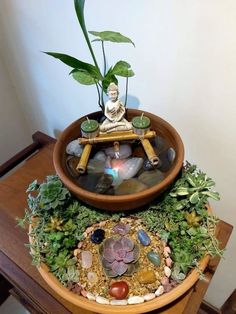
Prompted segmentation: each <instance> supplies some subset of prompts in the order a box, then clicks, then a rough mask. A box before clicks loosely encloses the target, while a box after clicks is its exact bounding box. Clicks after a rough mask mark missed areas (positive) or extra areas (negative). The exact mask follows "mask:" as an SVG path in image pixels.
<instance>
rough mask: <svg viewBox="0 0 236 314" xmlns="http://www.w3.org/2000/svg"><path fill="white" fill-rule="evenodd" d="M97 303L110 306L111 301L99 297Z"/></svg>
mask: <svg viewBox="0 0 236 314" xmlns="http://www.w3.org/2000/svg"><path fill="white" fill-rule="evenodd" d="M96 302H97V303H99V304H110V302H109V300H108V299H106V298H103V297H101V296H100V295H98V296H97V297H96Z"/></svg>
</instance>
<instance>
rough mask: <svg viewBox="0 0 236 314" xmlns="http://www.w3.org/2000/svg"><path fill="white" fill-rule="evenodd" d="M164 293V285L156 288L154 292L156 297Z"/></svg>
mask: <svg viewBox="0 0 236 314" xmlns="http://www.w3.org/2000/svg"><path fill="white" fill-rule="evenodd" d="M163 293H164V287H163V286H159V287H158V289H157V290H156V292H155V295H156V296H157V297H159V296H160V295H162V294H163Z"/></svg>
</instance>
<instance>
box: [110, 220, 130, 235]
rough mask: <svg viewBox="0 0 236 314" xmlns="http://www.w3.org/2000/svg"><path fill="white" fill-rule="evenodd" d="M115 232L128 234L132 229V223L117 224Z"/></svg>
mask: <svg viewBox="0 0 236 314" xmlns="http://www.w3.org/2000/svg"><path fill="white" fill-rule="evenodd" d="M112 230H113V231H114V232H115V233H118V234H119V235H122V236H124V235H126V234H127V233H129V231H130V225H128V224H124V223H122V222H120V223H118V224H117V225H115V226H114V227H113V229H112Z"/></svg>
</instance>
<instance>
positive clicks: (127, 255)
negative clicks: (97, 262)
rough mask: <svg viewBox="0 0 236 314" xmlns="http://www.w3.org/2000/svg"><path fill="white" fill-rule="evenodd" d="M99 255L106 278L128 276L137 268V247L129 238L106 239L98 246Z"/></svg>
mask: <svg viewBox="0 0 236 314" xmlns="http://www.w3.org/2000/svg"><path fill="white" fill-rule="evenodd" d="M99 253H100V257H101V263H102V266H103V269H104V272H105V274H106V275H107V276H108V277H117V276H121V275H123V274H125V275H126V276H130V275H132V274H133V273H134V271H136V269H137V268H138V259H139V246H138V245H137V244H136V243H134V241H133V240H131V239H130V238H127V237H119V238H115V237H111V238H108V239H106V240H105V241H104V242H103V244H102V245H101V246H100V248H99Z"/></svg>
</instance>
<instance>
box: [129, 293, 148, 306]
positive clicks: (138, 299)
mask: <svg viewBox="0 0 236 314" xmlns="http://www.w3.org/2000/svg"><path fill="white" fill-rule="evenodd" d="M143 302H144V298H143V297H141V296H139V295H135V296H133V297H130V298H128V304H139V303H143Z"/></svg>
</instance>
